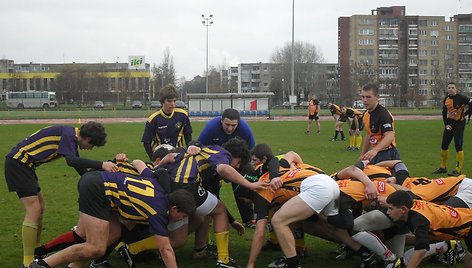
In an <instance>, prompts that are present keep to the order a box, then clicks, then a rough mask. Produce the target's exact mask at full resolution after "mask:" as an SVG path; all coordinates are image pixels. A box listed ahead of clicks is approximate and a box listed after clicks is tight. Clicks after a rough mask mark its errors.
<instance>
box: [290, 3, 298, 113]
mask: <svg viewBox="0 0 472 268" xmlns="http://www.w3.org/2000/svg"><path fill="white" fill-rule="evenodd" d="M294 43H295V0H292V66H291V67H292V68H291V71H292V81H290V82H291V83H290V86H291V97H292V98H293V100H294V101H295V104H296V102H297V99H296V97H295V44H294ZM290 102H291V101H290ZM295 104H291V105H290V106H291V107H292V113H293V106H295Z"/></svg>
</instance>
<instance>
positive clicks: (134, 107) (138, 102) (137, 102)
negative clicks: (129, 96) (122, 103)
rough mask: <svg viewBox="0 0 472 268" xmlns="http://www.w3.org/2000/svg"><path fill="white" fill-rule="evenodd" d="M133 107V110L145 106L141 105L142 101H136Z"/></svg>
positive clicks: (132, 104)
mask: <svg viewBox="0 0 472 268" xmlns="http://www.w3.org/2000/svg"><path fill="white" fill-rule="evenodd" d="M131 107H132V108H133V109H141V108H143V104H142V103H141V101H138V100H136V101H133V103H131Z"/></svg>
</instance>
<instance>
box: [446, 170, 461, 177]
mask: <svg viewBox="0 0 472 268" xmlns="http://www.w3.org/2000/svg"><path fill="white" fill-rule="evenodd" d="M447 175H448V176H451V177H459V176H460V175H461V173H460V172H459V171H457V170H453V171H451V173H448V174H447Z"/></svg>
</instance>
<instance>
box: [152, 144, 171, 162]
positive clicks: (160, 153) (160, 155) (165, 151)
mask: <svg viewBox="0 0 472 268" xmlns="http://www.w3.org/2000/svg"><path fill="white" fill-rule="evenodd" d="M169 152H170V151H169V149H167V148H165V147H159V148H157V149H156V150H155V151H154V152H153V153H152V158H151V160H152V162H154V161H156V159H157V158H159V159H162V158H164V156H166V155H168V154H169Z"/></svg>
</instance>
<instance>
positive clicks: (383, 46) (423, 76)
mask: <svg viewBox="0 0 472 268" xmlns="http://www.w3.org/2000/svg"><path fill="white" fill-rule="evenodd" d="M471 16H472V14H469V15H455V16H454V17H452V18H450V20H449V21H446V20H445V17H444V16H419V15H414V16H410V15H406V8H405V7H404V6H392V7H380V8H377V9H375V10H372V11H371V14H370V15H353V16H351V17H340V18H339V19H338V42H339V43H338V50H339V54H338V58H339V66H340V93H341V98H343V99H356V95H358V93H359V91H360V89H361V87H362V85H364V84H366V83H368V82H375V83H378V84H379V88H380V91H381V94H383V95H385V96H387V97H388V98H390V101H389V102H390V103H394V104H395V105H410V106H418V105H437V104H439V102H440V100H441V99H442V97H443V94H444V91H445V86H446V83H447V82H448V81H456V82H458V83H459V87H460V88H461V89H462V92H463V93H465V94H466V95H469V96H470V95H471V93H472V86H471V83H470V82H468V81H471V76H470V68H467V66H470V65H468V64H470V63H471V62H472V59H471V57H472V56H471V55H472V45H471V44H472V37H471V36H472V30H471V26H472V23H471ZM461 66H462V67H461Z"/></svg>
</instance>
